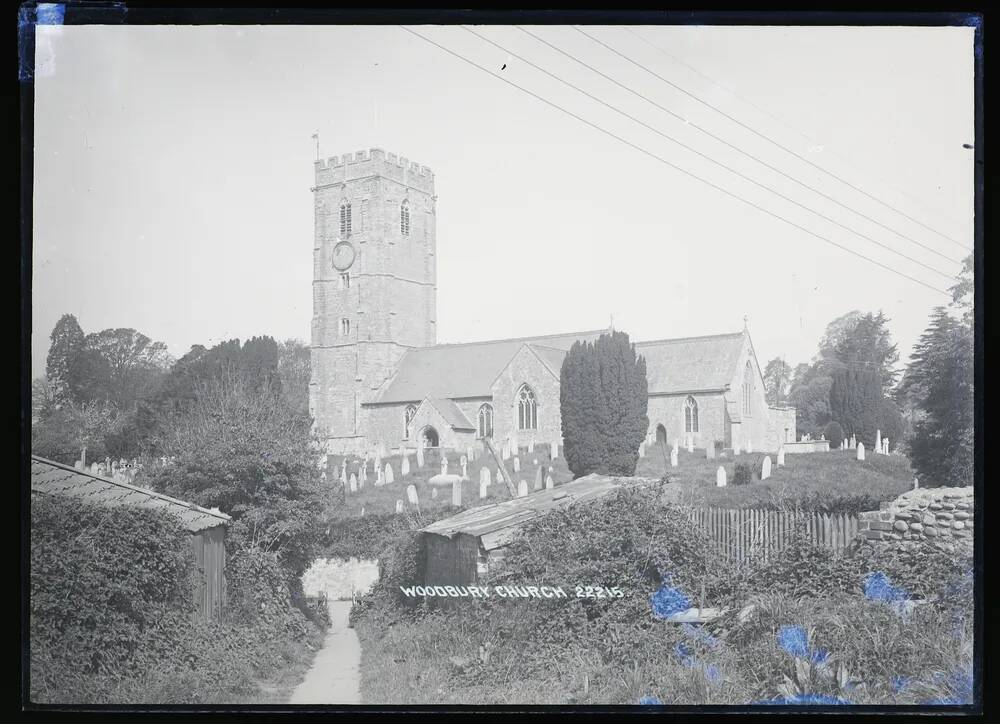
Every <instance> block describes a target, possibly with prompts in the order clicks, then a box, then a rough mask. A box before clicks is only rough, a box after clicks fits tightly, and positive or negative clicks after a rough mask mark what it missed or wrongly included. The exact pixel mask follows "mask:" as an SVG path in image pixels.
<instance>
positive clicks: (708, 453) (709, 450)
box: [705, 442, 715, 460]
mask: <svg viewBox="0 0 1000 724" xmlns="http://www.w3.org/2000/svg"><path fill="white" fill-rule="evenodd" d="M705 459H706V460H715V443H714V442H709V443H708V444H706V445H705Z"/></svg>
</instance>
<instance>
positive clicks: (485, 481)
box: [479, 465, 493, 487]
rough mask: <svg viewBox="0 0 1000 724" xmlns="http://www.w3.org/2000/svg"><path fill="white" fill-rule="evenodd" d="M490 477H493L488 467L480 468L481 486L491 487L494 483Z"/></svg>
mask: <svg viewBox="0 0 1000 724" xmlns="http://www.w3.org/2000/svg"><path fill="white" fill-rule="evenodd" d="M490 477H491V475H490V469H489V468H488V467H486V466H485V465H484V466H483V467H481V468H479V484H480V485H485V486H486V487H489V486H490V485H492V484H493V481H492V480H491V479H490Z"/></svg>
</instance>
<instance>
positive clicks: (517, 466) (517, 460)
mask: <svg viewBox="0 0 1000 724" xmlns="http://www.w3.org/2000/svg"><path fill="white" fill-rule="evenodd" d="M514 472H515V473H519V472H521V458H518V457H515V458H514Z"/></svg>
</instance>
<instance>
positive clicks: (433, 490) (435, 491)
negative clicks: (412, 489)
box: [431, 488, 438, 498]
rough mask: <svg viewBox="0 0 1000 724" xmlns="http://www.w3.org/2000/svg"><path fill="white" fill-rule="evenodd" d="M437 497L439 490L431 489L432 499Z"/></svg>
mask: <svg viewBox="0 0 1000 724" xmlns="http://www.w3.org/2000/svg"><path fill="white" fill-rule="evenodd" d="M437 496H438V489H437V488H431V497H432V498H436V497H437Z"/></svg>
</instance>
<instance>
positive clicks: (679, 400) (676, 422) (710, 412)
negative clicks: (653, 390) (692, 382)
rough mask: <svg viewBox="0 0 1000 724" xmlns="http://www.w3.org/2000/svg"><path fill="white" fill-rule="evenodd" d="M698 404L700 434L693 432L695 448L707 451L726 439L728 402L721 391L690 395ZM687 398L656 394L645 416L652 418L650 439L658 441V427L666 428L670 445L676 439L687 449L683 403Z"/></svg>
mask: <svg viewBox="0 0 1000 724" xmlns="http://www.w3.org/2000/svg"><path fill="white" fill-rule="evenodd" d="M691 397H693V398H694V399H695V402H697V403H698V432H696V433H693V437H694V446H695V447H696V448H704V447H705V446H706V445H708V444H709V443H713V442H715V441H716V440H725V400H724V399H723V396H722V393H720V392H708V393H704V392H703V393H698V394H693V395H691ZM687 398H688V395H684V394H682V395H657V396H656V397H650V398H649V404H648V406H647V412H646V415H647V416H648V417H649V432H648V433H647V440H649V441H650V442H655V441H656V426H657V425H663V426H664V427H665V428H666V429H667V444H668V445H673V444H674V440H678V441H680V445H681V447H683V446H684V441H685V439H686V435H687V433H685V432H684V403H685V402H686V401H687Z"/></svg>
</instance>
